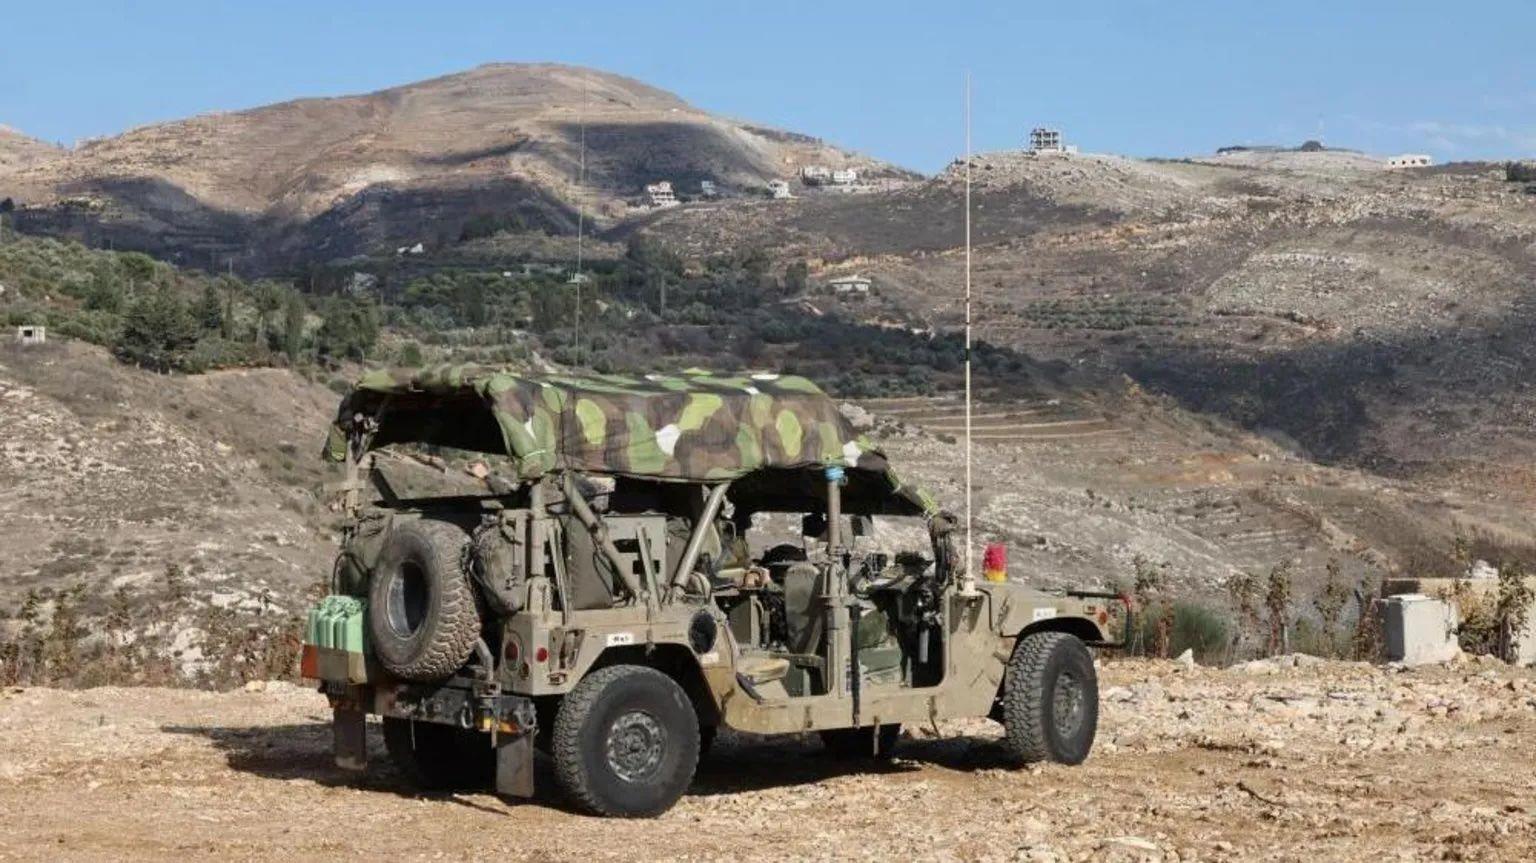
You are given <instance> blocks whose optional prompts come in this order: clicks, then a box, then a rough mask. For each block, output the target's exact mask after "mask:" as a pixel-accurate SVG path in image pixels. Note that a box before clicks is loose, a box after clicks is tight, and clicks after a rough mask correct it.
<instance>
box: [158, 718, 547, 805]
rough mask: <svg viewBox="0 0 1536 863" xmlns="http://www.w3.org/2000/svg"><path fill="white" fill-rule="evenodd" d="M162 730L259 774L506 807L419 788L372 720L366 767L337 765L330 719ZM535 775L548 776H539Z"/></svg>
mask: <svg viewBox="0 0 1536 863" xmlns="http://www.w3.org/2000/svg"><path fill="white" fill-rule="evenodd" d="M160 730H161V731H162V732H164V733H166V734H186V735H192V736H196V737H203V738H206V739H207V740H208V741H209V742H211V743H212V744H213V746H214V748H215V749H217V750H219V751H220V752H222V753H223V754H224V762H225V763H226V764H228V765H229V768H230V769H231V770H237V771H239V772H241V773H250V774H253V775H255V776H260V777H262V778H264V779H276V780H282V781H288V780H293V779H302V780H308V781H310V782H314V783H315V784H316V785H322V786H325V787H326V788H350V789H354V790H360V791H377V792H379V793H382V794H392V795H395V796H397V797H406V798H411V799H426V800H441V801H443V802H447V803H456V804H458V805H460V806H465V807H468V808H470V809H476V810H479V811H482V812H488V813H491V814H495V815H507V814H509V813H508V811H507V810H506V809H505V808H499V807H496V806H486V805H484V804H482V803H479V802H477V801H475V800H472V799H469V798H467V797H465V796H464V795H462V794H458V793H455V792H451V791H424V790H422V789H420V788H417V787H415V786H414V785H412V784H411V783H410V782H409V781H408V780H407V779H406V778H405V777H404V776H402V775H401V774H400V772H399V771H397V770H396V769H395V767H394V765H393V764H391V763H390V761H389V755H388V753H386V752H385V751H384V737H383V734H382V732H381V731H380V730H379V727H378V726H377V725H372V724H370V725H369V727H368V769H367V770H365V771H361V772H357V771H351V770H343V769H342V768H340V767H337V766H336V760H335V757H334V755H333V752H332V748H331V747H332V739H331V726H330V723H316V724H305V725H261V726H254V727H252V726H223V725H162V726H160ZM537 781H539V782H546V781H548V778H547V777H545V776H538V777H537Z"/></svg>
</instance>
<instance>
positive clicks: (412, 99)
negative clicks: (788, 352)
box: [0, 64, 906, 271]
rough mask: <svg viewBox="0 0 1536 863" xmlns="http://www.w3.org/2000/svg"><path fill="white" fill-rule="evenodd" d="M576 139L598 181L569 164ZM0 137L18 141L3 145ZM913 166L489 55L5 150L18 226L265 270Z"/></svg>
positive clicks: (641, 89) (628, 84)
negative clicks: (328, 93)
mask: <svg viewBox="0 0 1536 863" xmlns="http://www.w3.org/2000/svg"><path fill="white" fill-rule="evenodd" d="M583 127H584V135H585V140H586V147H587V182H588V189H587V191H586V192H585V193H584V195H583V193H581V192H580V191H579V190H578V187H577V185H576V179H577V174H578V162H579V155H580V151H581V145H580V142H581V139H582V137H583ZM0 148H4V149H0V152H5V149H8V148H9V145H7V144H4V143H0ZM808 163H816V164H823V165H828V166H831V167H844V166H856V167H859V168H861V169H864V171H865V173H866V174H875V175H881V174H885V175H891V176H906V175H905V173H904V172H900V171H898V170H896V169H894V168H891V167H890V166H888V165H884V164H882V163H878V162H875V161H873V160H870V159H867V158H863V157H860V156H857V155H854V154H851V153H847V152H844V151H841V150H838V149H836V148H834V147H831V146H829V145H827V144H824V143H822V142H821V141H819V140H816V139H813V138H810V137H807V136H804V135H798V134H794V133H790V132H783V131H779V130H774V129H767V128H762V127H758V126H752V125H748V124H746V123H742V122H739V121H734V120H728V119H725V118H721V117H716V116H714V115H711V114H708V113H706V112H704V111H702V110H699V109H698V108H695V107H693V106H691V105H689V104H687V103H686V102H684V101H682V100H681V99H679V98H678V97H676V96H674V95H672V94H670V93H667V92H664V91H662V90H658V89H656V88H654V87H650V86H647V85H645V84H642V83H640V82H638V81H634V80H631V79H629V78H623V77H620V76H618V75H611V74H607V73H603V72H598V71H594V70H590V69H581V68H575V67H569V66H558V65H527V64H497V65H489V66H481V67H479V68H476V69H473V70H471V71H468V72H464V73H461V74H456V75H448V76H446V77H442V78H436V79H433V80H429V81H422V82H419V83H415V84H408V85H405V86H401V87H394V88H391V89H388V90H382V91H379V92H376V93H369V94H366V95H359V96H344V97H340V98H328V99H303V100H298V101H294V102H285V103H282V104H277V105H270V106H267V107H263V108H257V109H254V110H249V111H239V112H234V113H223V114H207V115H203V116H198V117H193V118H191V119H187V120H181V121H176V122H169V123H160V124H156V125H152V126H146V127H142V128H138V129H134V130H131V131H129V132H126V133H124V134H121V135H118V136H116V137H111V138H106V139H100V140H93V141H88V142H85V143H83V144H81V145H80V146H78V147H77V148H75V149H74V150H71V151H69V152H68V153H67V154H65V155H64V157H62V158H57V159H49V160H43V159H36V158H31V159H17V160H15V161H14V163H12V162H11V161H0V197H4V196H12V197H15V198H16V200H17V201H18V203H19V204H21V205H22V206H23V211H22V214H21V215H22V226H23V228H24V229H27V230H32V231H36V232H42V233H56V234H68V235H74V236H78V237H81V238H83V239H86V240H87V241H91V242H93V243H94V244H98V245H105V244H106V241H107V240H109V239H110V240H112V241H113V242H114V243H115V244H116V245H117V246H118V247H119V248H137V249H142V250H145V251H149V252H151V253H155V254H157V255H161V256H179V257H181V258H182V259H183V260H185V261H188V262H191V263H195V264H198V265H204V264H205V263H207V262H209V261H212V260H216V261H217V262H218V263H219V265H220V266H223V262H224V261H225V260H226V259H228V258H231V257H233V258H234V259H235V266H236V267H237V268H241V269H246V270H264V271H271V270H274V269H280V268H282V267H283V266H286V265H290V264H293V263H295V262H298V261H315V260H331V259H336V258H343V257H347V256H349V255H353V254H357V253H360V252H365V251H370V250H374V249H377V248H379V247H381V246H388V245H391V244H403V245H412V244H414V243H416V242H424V243H427V244H429V245H431V244H434V243H441V242H445V241H449V240H454V239H457V238H458V236H459V234H460V231H461V228H462V226H463V225H464V224H465V222H466V221H468V220H469V219H471V218H473V217H477V216H478V217H481V218H482V219H486V218H489V219H492V220H496V221H499V222H500V223H502V224H505V225H508V226H522V227H528V228H535V229H547V230H552V231H557V232H563V231H570V230H573V229H574V223H575V216H576V209H577V206H578V203H579V202H582V203H584V204H585V206H586V207H587V208H588V209H589V210H591V211H593V212H594V213H595V214H596V216H597V218H598V219H599V221H600V222H607V221H612V220H613V219H615V218H618V217H619V216H621V215H623V214H624V213H625V212H626V203H625V202H626V201H629V200H631V199H635V200H638V199H639V198H640V197H641V191H642V186H643V185H644V184H646V183H650V182H654V181H657V180H671V181H672V182H673V183H674V185H675V186H676V187H677V189H678V190H679V192H682V193H685V194H693V193H697V191H698V184H699V181H701V180H706V179H707V180H713V181H714V182H715V183H716V184H717V185H718V186H719V187H720V188H721V189H722V190H724V191H725V192H727V193H729V192H731V191H732V190H736V191H745V190H750V191H752V192H753V193H758V192H759V191H760V189H761V188H762V185H763V183H764V182H765V181H766V180H767V179H769V178H772V177H777V176H791V175H793V174H794V172H796V171H797V170H798V168H799V166H800V165H803V164H808Z"/></svg>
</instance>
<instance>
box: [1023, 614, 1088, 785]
mask: <svg viewBox="0 0 1536 863" xmlns="http://www.w3.org/2000/svg"><path fill="white" fill-rule="evenodd" d="M1098 727H1099V681H1098V676H1097V674H1095V673H1094V670H1093V655H1092V654H1090V653H1089V652H1088V647H1087V645H1085V644H1083V642H1082V641H1080V640H1079V639H1078V638H1077V637H1076V636H1072V635H1068V634H1067V633H1065V632H1036V633H1032V634H1030V635H1026V636H1024V637H1023V638H1021V639H1019V643H1018V644H1017V645H1016V646H1015V647H1014V649H1013V656H1012V657H1011V658H1010V659H1009V660H1008V668H1007V670H1006V671H1005V672H1004V675H1003V728H1004V730H1005V731H1006V734H1005V737H1004V741H1005V744H1006V745H1007V747H1008V750H1009V751H1010V752H1011V753H1012V754H1013V755H1015V756H1016V757H1017V758H1019V759H1020V760H1021V761H1024V762H1025V763H1034V762H1037V761H1055V762H1057V763H1059V764H1081V763H1082V762H1083V760H1084V759H1085V758H1087V757H1088V752H1089V750H1091V749H1093V738H1094V735H1095V734H1096V733H1097V732H1098Z"/></svg>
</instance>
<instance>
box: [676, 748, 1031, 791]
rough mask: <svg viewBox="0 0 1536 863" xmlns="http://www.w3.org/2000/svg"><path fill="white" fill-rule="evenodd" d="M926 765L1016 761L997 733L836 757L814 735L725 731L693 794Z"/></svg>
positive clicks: (967, 767) (971, 767)
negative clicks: (884, 754) (882, 755)
mask: <svg viewBox="0 0 1536 863" xmlns="http://www.w3.org/2000/svg"><path fill="white" fill-rule="evenodd" d="M925 766H931V767H937V768H941V769H944V770H954V771H958V772H964V773H970V772H974V771H978V770H1000V769H1011V768H1013V767H1016V766H1017V762H1015V761H1013V760H1012V759H1011V758H1010V757H1009V756H1008V753H1007V752H1006V751H1005V750H1004V749H1003V747H1002V746H1001V744H1000V743H999V742H998V741H997V740H995V739H988V738H980V737H948V738H934V737H917V738H912V737H904V738H903V739H902V740H901V742H900V743H899V744H898V745H897V747H896V750H895V753H894V757H892V758H890V759H888V760H880V759H875V758H839V757H835V756H832V755H829V754H828V753H827V752H826V750H825V749H823V748H822V746H821V743H820V742H819V741H818V740H817V739H816V736H815V735H797V736H794V737H788V738H773V737H762V736H757V735H750V734H734V733H731V732H723V733H722V734H721V738H720V740H719V741H718V742H717V743H716V744H715V747H714V749H713V750H712V751H711V752H710V754H709V756H708V757H706V758H704V759H703V760H702V761H700V762H699V770H698V773H697V774H695V776H694V780H693V787H692V788H691V789H690V790H689V792H688V793H689V794H692V795H704V796H712V795H728V794H740V793H743V792H749V791H765V790H769V789H773V788H787V787H794V786H797V785H814V784H816V783H818V782H824V781H826V780H829V779H835V778H837V777H840V776H851V775H857V774H872V775H884V776H899V775H901V774H905V773H915V772H918V771H920V770H922V769H923V767H925Z"/></svg>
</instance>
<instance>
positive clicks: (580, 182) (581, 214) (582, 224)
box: [571, 81, 587, 365]
mask: <svg viewBox="0 0 1536 863" xmlns="http://www.w3.org/2000/svg"><path fill="white" fill-rule="evenodd" d="M580 125H581V155H580V156H579V157H578V162H577V168H576V273H575V275H573V276H571V281H572V282H575V283H576V325H575V328H574V330H573V332H572V336H573V337H574V338H575V339H576V364H577V365H581V283H582V281H583V279H585V276H583V275H582V273H581V236H582V232H583V230H584V229H585V228H586V215H587V82H586V81H583V82H582V83H581V118H580Z"/></svg>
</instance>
